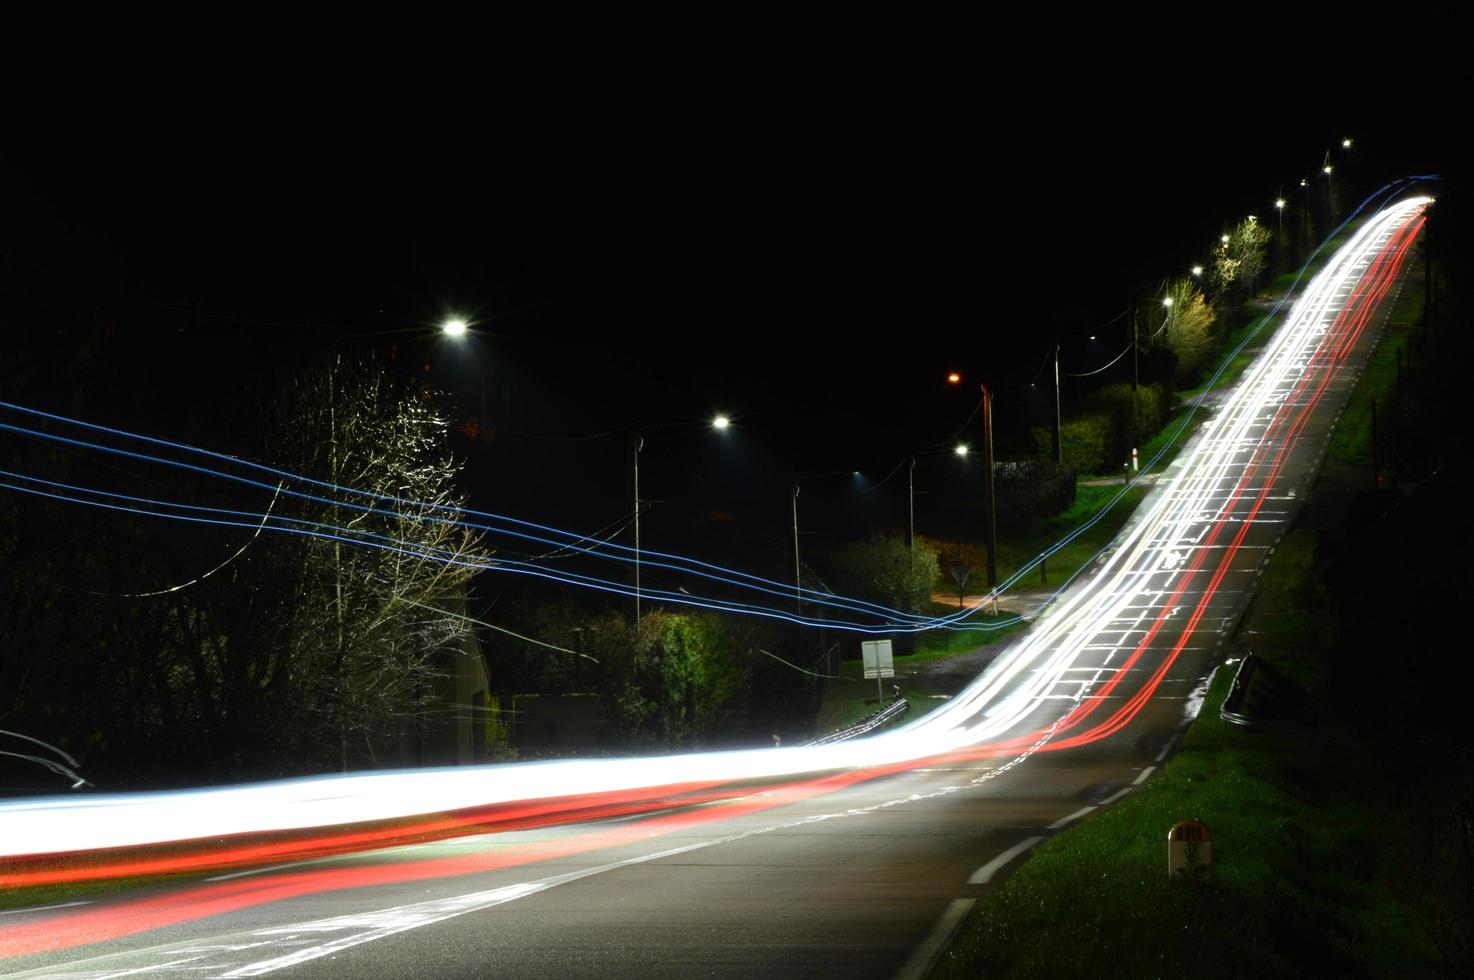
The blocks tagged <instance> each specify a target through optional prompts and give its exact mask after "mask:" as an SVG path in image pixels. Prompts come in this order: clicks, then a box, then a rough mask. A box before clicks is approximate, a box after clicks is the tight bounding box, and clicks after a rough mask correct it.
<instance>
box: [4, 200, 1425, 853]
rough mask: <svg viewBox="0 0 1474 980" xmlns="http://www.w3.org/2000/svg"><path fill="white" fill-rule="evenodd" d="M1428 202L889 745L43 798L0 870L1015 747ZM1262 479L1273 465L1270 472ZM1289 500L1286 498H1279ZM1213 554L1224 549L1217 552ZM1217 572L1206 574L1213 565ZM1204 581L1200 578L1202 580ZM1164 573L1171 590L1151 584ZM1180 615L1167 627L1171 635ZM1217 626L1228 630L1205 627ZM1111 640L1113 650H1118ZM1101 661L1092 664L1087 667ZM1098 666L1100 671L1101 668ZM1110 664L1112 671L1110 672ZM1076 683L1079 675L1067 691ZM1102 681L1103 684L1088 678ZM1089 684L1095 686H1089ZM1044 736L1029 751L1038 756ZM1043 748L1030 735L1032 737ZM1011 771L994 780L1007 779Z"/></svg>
mask: <svg viewBox="0 0 1474 980" xmlns="http://www.w3.org/2000/svg"><path fill="white" fill-rule="evenodd" d="M1428 203H1429V201H1428V199H1427V198H1409V199H1406V200H1403V201H1401V202H1399V203H1397V204H1395V205H1393V206H1391V207H1389V208H1387V209H1385V210H1384V211H1382V212H1380V213H1379V214H1377V215H1375V216H1373V217H1371V218H1369V219H1368V220H1367V221H1366V223H1365V225H1364V226H1363V227H1362V228H1361V230H1360V231H1358V232H1357V233H1356V235H1355V236H1353V237H1352V239H1351V241H1350V242H1349V243H1348V244H1347V245H1346V246H1345V247H1343V248H1342V249H1341V251H1340V252H1339V253H1338V254H1337V255H1336V256H1335V257H1334V258H1333V259H1332V260H1331V262H1330V263H1329V264H1328V265H1327V267H1326V269H1325V270H1324V271H1323V272H1322V273H1321V274H1320V275H1318V276H1317V277H1316V278H1315V279H1314V280H1313V281H1312V282H1311V283H1310V285H1309V286H1308V287H1307V288H1306V290H1305V292H1304V294H1303V295H1302V297H1301V298H1300V300H1299V301H1298V302H1297V303H1296V304H1295V305H1294V307H1293V308H1292V310H1291V312H1290V314H1289V316H1288V319H1287V321H1286V323H1285V324H1284V325H1283V326H1282V327H1281V328H1280V330H1279V331H1278V333H1277V334H1276V335H1275V336H1274V338H1273V339H1272V340H1271V341H1270V342H1269V344H1268V346H1267V347H1266V349H1265V351H1264V353H1263V354H1262V355H1261V356H1260V357H1259V358H1258V359H1257V360H1256V361H1255V363H1254V364H1253V365H1252V367H1251V368H1250V369H1249V370H1248V372H1247V373H1246V374H1245V376H1244V378H1243V379H1242V380H1241V381H1240V383H1239V384H1238V386H1237V387H1236V388H1235V389H1234V390H1233V392H1232V393H1231V395H1229V396H1228V397H1227V399H1226V401H1225V402H1224V403H1223V405H1222V406H1221V407H1220V408H1219V409H1218V411H1217V414H1216V415H1215V416H1214V417H1213V418H1212V419H1211V420H1210V421H1209V422H1208V423H1207V424H1206V425H1205V426H1204V428H1203V430H1202V431H1201V432H1200V433H1199V434H1198V435H1197V436H1196V437H1195V438H1194V439H1193V441H1192V442H1191V443H1190V444H1189V445H1188V446H1186V447H1184V449H1183V451H1182V455H1181V456H1180V457H1179V461H1178V462H1177V463H1176V464H1175V465H1174V469H1175V471H1176V475H1175V476H1174V477H1172V479H1170V480H1165V479H1164V480H1163V481H1162V484H1161V485H1160V487H1159V489H1158V490H1157V491H1155V492H1154V493H1153V494H1152V495H1151V496H1150V497H1149V498H1148V501H1147V503H1146V504H1144V505H1143V506H1144V507H1145V508H1146V510H1145V512H1144V513H1143V514H1142V515H1140V516H1139V517H1138V518H1137V519H1136V520H1134V521H1133V522H1132V523H1131V525H1130V526H1129V528H1128V530H1127V531H1126V532H1125V533H1124V535H1123V536H1122V537H1121V538H1120V539H1119V541H1118V542H1117V544H1116V545H1115V547H1114V548H1113V549H1112V550H1111V551H1110V553H1109V554H1108V555H1107V556H1106V557H1105V558H1104V560H1103V561H1102V562H1101V564H1100V565H1099V567H1098V568H1097V569H1096V570H1095V571H1094V572H1093V574H1092V575H1091V576H1090V577H1088V578H1087V579H1083V580H1082V583H1081V585H1080V586H1079V587H1077V588H1076V589H1075V590H1074V591H1073V592H1071V593H1069V594H1067V595H1066V596H1065V597H1064V598H1063V600H1062V601H1061V602H1059V603H1058V604H1057V605H1056V606H1055V607H1054V608H1052V609H1051V610H1050V611H1048V612H1047V613H1046V614H1045V615H1044V616H1043V617H1042V618H1041V619H1040V620H1039V621H1038V622H1037V623H1036V624H1035V626H1034V628H1033V630H1032V631H1031V632H1030V633H1029V634H1028V635H1026V636H1025V637H1024V638H1023V639H1022V640H1021V641H1020V642H1017V643H1015V644H1013V645H1012V646H1011V647H1010V648H1009V649H1008V650H1007V651H1006V652H1005V653H1004V654H1003V655H1002V656H1000V657H999V658H998V659H997V660H996V661H995V662H994V663H993V664H992V665H991V666H990V668H989V669H988V670H987V671H986V672H985V673H984V674H982V675H981V676H980V677H979V678H978V679H977V680H976V681H974V682H973V683H972V684H971V685H969V686H968V687H967V688H966V689H965V690H964V691H963V692H962V693H961V694H959V695H958V696H957V697H955V698H953V699H952V700H951V701H949V702H947V703H946V704H944V705H943V706H942V707H940V708H939V709H938V710H936V711H934V712H932V713H931V714H928V715H926V716H925V717H923V718H921V719H918V720H917V721H915V722H912V723H911V724H909V725H907V726H905V727H903V728H900V729H897V730H895V731H893V732H889V733H886V734H882V735H878V736H873V737H870V738H865V739H858V740H855V741H852V742H846V743H839V744H833V745H825V746H816V747H794V748H782V749H777V748H764V749H757V750H747V751H732V752H718V753H699V754H687V755H674V756H664V757H655V758H638V759H619V760H575V761H562V762H548V763H535V764H519V765H502V766H481V767H463V768H456V769H436V770H416V771H410V772H376V773H364V774H350V775H343V776H329V777H314V778H309V779H297V780H289V781H284V782H276V783H266V784H257V785H246V786H232V787H225V788H219V789H208V790H196V791H187V792H170V793H140V794H126V795H109V796H87V797H82V798H54V797H53V798H43V799H29V800H18V801H11V802H7V803H3V804H0V858H4V857H16V856H20V855H28V854H29V855H36V854H48V853H61V852H82V851H90V850H96V849H101V848H116V847H128V846H137V845H146V844H157V843H165V842H172V841H182V840H190V839H203V838H218V837H229V836H232V835H242V834H253V833H268V832H273V831H284V830H300V829H306V828H329V827H339V826H343V825H347V824H356V823H363V822H369V821H381V820H391V819H398V818H408V817H414V816H419V815H427V814H438V813H445V812H447V811H456V810H465V809H470V808H476V807H486V806H490V805H493V804H498V803H513V802H519V801H535V800H556V799H560V798H564V797H569V796H574V795H582V794H598V793H614V792H620V791H633V790H641V789H650V790H652V791H653V790H658V789H659V788H660V787H666V786H677V785H681V784H689V783H700V784H712V783H726V782H738V781H743V780H775V779H784V778H789V777H797V776H802V775H804V774H812V773H826V772H835V771H839V770H848V769H860V768H875V767H884V766H888V765H894V764H904V763H907V762H910V761H913V760H919V759H924V758H927V757H930V756H936V755H940V754H944V753H946V752H949V751H951V750H955V749H961V748H965V747H968V746H974V745H978V744H980V743H984V742H991V741H994V740H998V739H1001V738H1004V737H1005V736H1015V737H1017V736H1019V735H1021V734H1023V733H1024V732H1025V731H1027V728H1026V724H1027V723H1028V722H1029V721H1030V720H1031V719H1032V720H1033V721H1034V723H1035V724H1038V721H1039V718H1040V715H1039V714H1037V712H1039V710H1040V708H1041V706H1043V705H1046V704H1047V703H1051V702H1050V701H1049V698H1050V696H1051V695H1052V694H1055V693H1056V688H1057V687H1058V686H1059V685H1061V684H1062V683H1063V684H1065V685H1066V686H1065V687H1063V688H1060V691H1059V693H1069V694H1071V697H1069V698H1067V699H1065V703H1064V704H1062V705H1060V704H1058V702H1053V703H1055V704H1056V707H1055V708H1054V709H1052V710H1054V711H1055V712H1056V714H1055V716H1054V718H1055V720H1054V722H1053V724H1054V725H1058V724H1059V723H1060V721H1061V720H1063V718H1064V717H1065V715H1064V714H1063V712H1068V711H1069V710H1071V709H1072V708H1074V707H1077V706H1078V705H1079V704H1080V703H1082V701H1081V699H1082V698H1084V701H1085V702H1089V701H1090V700H1091V698H1093V697H1095V695H1091V696H1089V697H1086V696H1085V691H1086V687H1081V686H1080V678H1081V676H1083V672H1088V671H1093V672H1095V673H1096V678H1097V680H1099V681H1101V682H1104V681H1105V679H1106V678H1108V677H1115V676H1118V673H1117V672H1118V671H1120V670H1122V669H1124V667H1123V663H1121V662H1115V661H1112V660H1111V659H1110V658H1112V657H1115V656H1116V654H1117V651H1118V650H1119V651H1125V650H1129V649H1134V648H1135V646H1134V643H1135V639H1136V637H1137V635H1138V634H1143V633H1144V631H1145V628H1146V627H1145V623H1147V622H1148V620H1150V619H1152V618H1154V617H1159V616H1161V615H1162V614H1164V613H1167V611H1168V608H1169V606H1173V607H1175V606H1177V605H1178V604H1183V605H1182V607H1181V609H1180V610H1179V609H1177V608H1173V609H1171V612H1172V613H1173V614H1179V613H1180V615H1181V617H1182V618H1184V619H1185V618H1186V614H1187V611H1188V609H1189V608H1190V607H1191V605H1193V604H1195V603H1197V602H1198V597H1199V596H1200V595H1202V596H1203V597H1204V600H1205V601H1206V594H1205V593H1203V592H1202V588H1201V586H1200V585H1199V584H1197V583H1195V588H1194V589H1193V590H1189V591H1188V592H1186V593H1174V592H1173V591H1172V590H1173V589H1175V588H1179V587H1180V584H1181V576H1183V575H1185V574H1191V572H1190V570H1188V569H1187V565H1188V564H1189V556H1193V555H1201V554H1202V552H1201V551H1199V549H1200V548H1202V547H1204V545H1203V544H1202V542H1203V539H1204V537H1205V535H1206V533H1207V530H1208V527H1209V526H1210V525H1211V524H1212V523H1213V522H1218V521H1223V520H1225V519H1228V518H1234V519H1235V523H1234V525H1233V526H1235V527H1238V526H1240V525H1239V524H1238V523H1237V521H1241V520H1243V519H1244V516H1243V515H1236V514H1234V513H1232V512H1231V511H1232V508H1233V506H1234V504H1233V502H1232V500H1231V497H1232V495H1233V494H1234V493H1235V488H1238V490H1237V492H1238V493H1239V494H1240V496H1242V494H1243V487H1242V486H1240V483H1241V482H1242V483H1243V484H1244V486H1251V487H1253V488H1254V493H1255V495H1257V494H1259V493H1260V492H1261V491H1267V489H1268V477H1267V476H1266V475H1265V474H1264V473H1263V472H1259V473H1256V474H1252V475H1250V476H1248V477H1247V478H1246V477H1245V474H1244V468H1245V465H1246V463H1247V462H1248V461H1249V459H1250V458H1251V457H1253V455H1254V454H1255V453H1256V452H1258V451H1261V448H1262V447H1261V444H1262V443H1263V442H1264V440H1265V437H1266V432H1267V429H1268V426H1269V423H1270V421H1271V419H1273V418H1275V416H1276V406H1279V405H1280V404H1281V403H1283V402H1284V401H1285V400H1286V397H1287V395H1288V394H1289V393H1290V392H1291V391H1292V390H1293V389H1294V386H1295V385H1296V384H1297V383H1298V382H1300V381H1301V380H1302V378H1303V377H1304V376H1305V372H1306V371H1307V367H1308V366H1309V365H1313V364H1316V363H1317V361H1316V353H1317V350H1318V349H1319V348H1320V347H1321V345H1322V344H1323V343H1324V342H1325V341H1326V338H1327V337H1328V336H1331V335H1330V334H1328V331H1327V327H1328V326H1329V325H1331V324H1333V323H1334V322H1335V321H1336V318H1337V316H1338V315H1339V313H1340V311H1341V308H1342V305H1343V304H1344V303H1345V301H1346V299H1347V297H1348V296H1349V295H1350V294H1351V292H1352V290H1353V287H1355V286H1356V283H1357V280H1358V278H1359V277H1360V275H1361V274H1362V272H1363V271H1364V270H1365V269H1366V266H1367V263H1368V261H1370V259H1371V258H1372V257H1373V256H1376V255H1377V254H1378V253H1379V251H1380V250H1381V249H1383V247H1384V246H1386V244H1387V243H1388V242H1389V241H1391V240H1392V238H1393V236H1394V234H1395V233H1396V232H1397V231H1398V230H1399V229H1401V228H1402V227H1403V226H1405V225H1406V224H1407V222H1409V221H1410V220H1412V219H1414V218H1415V217H1416V215H1417V213H1418V212H1420V211H1421V210H1422V209H1423V208H1424V207H1425V206H1426V205H1427V204H1428ZM1260 469H1261V470H1262V469H1263V467H1262V466H1261V467H1260ZM1277 495H1278V496H1281V497H1282V496H1284V492H1283V489H1280V490H1279V492H1278V494H1277ZM1207 547H1208V548H1209V549H1210V553H1211V550H1212V549H1219V550H1221V549H1222V545H1221V544H1216V543H1210V544H1209V545H1208V546H1207ZM1204 567H1206V566H1204ZM1198 574H1199V575H1200V576H1201V575H1204V574H1205V573H1204V572H1203V570H1202V569H1200V570H1199V572H1198ZM1159 577H1164V578H1165V581H1155V584H1154V580H1156V579H1158V578H1159ZM1177 618H1178V617H1177V615H1174V616H1173V620H1174V622H1175V621H1176V620H1177ZM1204 622H1205V623H1210V622H1212V623H1216V622H1217V619H1216V618H1214V619H1210V620H1204ZM1103 637H1118V638H1119V641H1118V642H1117V641H1113V640H1110V639H1106V640H1105V641H1104V642H1103V641H1102V638H1103ZM1092 658H1096V659H1092ZM1097 659H1098V660H1099V661H1100V662H1096V660H1097ZM1108 665H1109V667H1110V669H1105V668H1106V667H1107V666H1108ZM1072 676H1073V678H1074V679H1071V677H1072ZM1092 683H1095V681H1092ZM1088 686H1089V685H1087V687H1088ZM1051 731H1052V729H1050V728H1049V727H1048V723H1047V722H1046V728H1045V729H1044V730H1042V731H1036V732H1035V733H1034V734H1037V735H1040V736H1041V737H1040V738H1039V739H1038V740H1036V741H1035V743H1034V745H1032V746H1029V747H1028V748H1027V749H1024V748H1022V747H1021V748H1020V751H1019V753H1018V754H1020V755H1025V754H1027V753H1028V752H1031V751H1034V748H1035V747H1036V746H1037V745H1040V744H1043V742H1045V741H1047V740H1048V738H1049V737H1050V732H1051ZM1030 738H1033V735H1031V736H1030ZM1006 768H1007V765H1004V766H1002V767H1000V770H1001V769H1006Z"/></svg>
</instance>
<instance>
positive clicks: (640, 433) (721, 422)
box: [634, 415, 732, 625]
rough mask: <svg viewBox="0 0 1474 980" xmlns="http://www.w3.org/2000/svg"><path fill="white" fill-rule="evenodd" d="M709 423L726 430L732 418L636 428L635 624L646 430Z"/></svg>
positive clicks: (637, 599)
mask: <svg viewBox="0 0 1474 980" xmlns="http://www.w3.org/2000/svg"><path fill="white" fill-rule="evenodd" d="M702 424H705V425H708V426H710V427H711V428H712V429H715V430H716V431H718V432H725V431H727V430H728V429H730V428H731V427H732V419H731V417H730V416H727V415H717V416H715V417H714V418H713V419H712V420H711V421H710V422H707V423H701V422H657V423H656V424H654V425H646V426H641V427H640V428H638V429H636V430H635V452H634V464H635V465H634V476H635V624H636V625H638V624H639V622H640V508H641V505H642V504H643V503H644V501H642V500H641V499H640V452H641V450H643V449H644V448H645V431H646V430H647V429H684V428H690V427H693V426H699V425H702Z"/></svg>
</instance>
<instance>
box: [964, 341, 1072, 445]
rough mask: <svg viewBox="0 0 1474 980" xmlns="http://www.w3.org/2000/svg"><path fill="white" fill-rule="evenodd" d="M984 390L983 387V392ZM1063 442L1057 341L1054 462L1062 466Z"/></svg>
mask: <svg viewBox="0 0 1474 980" xmlns="http://www.w3.org/2000/svg"><path fill="white" fill-rule="evenodd" d="M986 390H987V389H984V391H985V392H986ZM987 397H988V396H987V395H986V394H984V395H983V398H984V399H986V398H987ZM1063 442H1064V438H1063V434H1062V433H1061V431H1060V415H1059V343H1058V342H1056V343H1055V345H1054V464H1055V465H1056V466H1062V465H1063V464H1064V449H1063V446H1062V443H1063Z"/></svg>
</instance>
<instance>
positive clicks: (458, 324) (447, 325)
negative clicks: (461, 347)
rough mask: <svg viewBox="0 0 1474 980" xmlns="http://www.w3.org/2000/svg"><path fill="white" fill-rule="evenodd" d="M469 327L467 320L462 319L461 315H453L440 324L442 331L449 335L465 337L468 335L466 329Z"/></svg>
mask: <svg viewBox="0 0 1474 980" xmlns="http://www.w3.org/2000/svg"><path fill="white" fill-rule="evenodd" d="M469 329H470V327H469V326H468V325H467V323H466V321H465V320H462V319H460V318H459V317H452V318H451V319H449V320H446V321H445V322H444V323H442V324H441V325H440V332H441V333H443V334H445V335H446V336H447V337H464V336H465V335H466V331H467V330H469Z"/></svg>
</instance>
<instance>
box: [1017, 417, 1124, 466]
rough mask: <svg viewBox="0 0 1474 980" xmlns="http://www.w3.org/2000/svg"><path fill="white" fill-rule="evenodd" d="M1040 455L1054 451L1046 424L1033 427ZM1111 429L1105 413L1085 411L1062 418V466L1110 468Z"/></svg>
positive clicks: (1113, 433) (1113, 435) (1111, 450)
mask: <svg viewBox="0 0 1474 980" xmlns="http://www.w3.org/2000/svg"><path fill="white" fill-rule="evenodd" d="M1033 433H1034V445H1035V446H1036V447H1037V448H1038V450H1039V453H1040V455H1042V456H1049V455H1051V454H1052V453H1053V452H1054V442H1053V438H1054V433H1053V430H1051V429H1050V428H1049V427H1047V426H1036V427H1035V428H1034V430H1033ZM1114 444H1115V431H1114V427H1113V425H1112V422H1111V418H1110V416H1109V415H1106V414H1105V413H1104V412H1086V413H1085V414H1083V415H1076V416H1075V417H1074V418H1068V419H1065V420H1064V423H1063V424H1062V425H1061V426H1060V455H1061V456H1062V457H1063V463H1064V466H1065V467H1066V468H1068V469H1071V470H1074V471H1075V472H1077V473H1102V472H1105V471H1107V470H1109V469H1111V468H1112V465H1113V464H1112V458H1113V456H1114V453H1113V449H1114V448H1115V445H1114Z"/></svg>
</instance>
